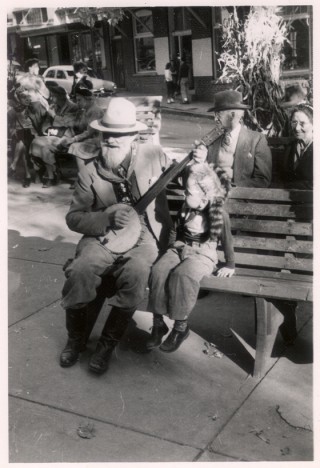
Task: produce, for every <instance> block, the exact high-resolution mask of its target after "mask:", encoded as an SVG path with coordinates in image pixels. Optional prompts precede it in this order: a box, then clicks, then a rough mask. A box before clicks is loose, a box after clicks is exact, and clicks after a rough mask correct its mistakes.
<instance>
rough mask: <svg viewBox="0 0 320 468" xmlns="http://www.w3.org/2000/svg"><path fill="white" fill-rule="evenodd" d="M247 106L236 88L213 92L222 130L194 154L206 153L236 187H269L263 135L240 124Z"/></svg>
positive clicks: (268, 160) (268, 161) (267, 154)
mask: <svg viewBox="0 0 320 468" xmlns="http://www.w3.org/2000/svg"><path fill="white" fill-rule="evenodd" d="M246 109H248V106H247V105H246V104H245V103H244V102H243V101H242V94H241V93H240V92H238V91H234V90H227V91H220V92H218V93H216V94H215V95H214V105H213V107H212V108H210V109H209V110H208V112H211V111H214V112H215V113H216V119H217V121H218V122H220V124H221V126H222V128H223V130H224V132H223V134H222V135H220V136H219V137H218V138H217V139H216V140H214V141H213V143H212V144H211V145H209V147H208V148H206V147H205V146H203V145H200V146H198V148H197V149H196V150H195V155H198V157H200V156H201V157H203V155H204V154H206V153H207V160H208V162H209V163H214V164H217V165H218V166H220V167H221V168H222V169H224V170H225V171H226V172H227V174H228V175H229V177H230V179H231V181H232V183H233V184H234V185H236V186H239V187H269V186H270V183H271V175H272V158H271V150H270V148H269V146H268V143H267V139H266V137H265V136H264V135H263V134H262V133H260V132H256V131H252V130H249V129H248V128H246V127H244V126H243V125H242V120H243V115H244V112H245V110H246Z"/></svg>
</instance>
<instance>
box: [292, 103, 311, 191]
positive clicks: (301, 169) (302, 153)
mask: <svg viewBox="0 0 320 468" xmlns="http://www.w3.org/2000/svg"><path fill="white" fill-rule="evenodd" d="M290 125H291V130H292V135H293V136H294V138H295V140H294V142H293V144H292V145H291V147H290V149H289V151H288V154H287V158H286V161H285V173H286V174H287V182H286V187H287V188H292V189H300V190H312V189H313V107H312V106H311V105H309V104H305V103H304V104H299V105H298V106H296V107H295V108H294V109H293V111H292V113H291V117H290Z"/></svg>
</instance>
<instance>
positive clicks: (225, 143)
mask: <svg viewBox="0 0 320 468" xmlns="http://www.w3.org/2000/svg"><path fill="white" fill-rule="evenodd" d="M221 146H222V147H223V148H224V149H225V150H228V149H230V146H231V133H230V132H228V131H225V132H224V134H223V138H222V142H221Z"/></svg>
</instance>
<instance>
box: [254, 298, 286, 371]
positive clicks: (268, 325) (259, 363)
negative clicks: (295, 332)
mask: <svg viewBox="0 0 320 468" xmlns="http://www.w3.org/2000/svg"><path fill="white" fill-rule="evenodd" d="M255 303H256V336H257V341H256V357H255V363H254V371H253V377H257V378H260V377H262V375H263V374H264V372H265V370H266V366H267V363H268V360H269V358H270V356H271V353H272V349H273V346H274V342H275V340H276V336H277V333H278V329H279V326H280V325H281V324H282V322H283V314H281V312H280V311H279V309H278V308H277V307H276V306H275V305H274V304H273V303H272V302H269V301H267V300H266V299H264V298H260V297H256V298H255Z"/></svg>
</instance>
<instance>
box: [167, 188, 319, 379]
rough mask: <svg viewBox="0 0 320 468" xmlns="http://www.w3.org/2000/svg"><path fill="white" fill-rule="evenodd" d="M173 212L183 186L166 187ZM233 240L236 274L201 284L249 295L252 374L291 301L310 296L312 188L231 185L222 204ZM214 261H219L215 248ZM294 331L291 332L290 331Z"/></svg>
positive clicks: (306, 299)
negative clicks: (253, 346) (253, 342)
mask: <svg viewBox="0 0 320 468" xmlns="http://www.w3.org/2000/svg"><path fill="white" fill-rule="evenodd" d="M167 197H168V201H169V207H170V212H171V215H172V216H173V217H175V216H176V214H177V211H178V210H179V208H180V206H181V204H182V201H183V191H182V190H181V189H180V188H179V187H178V186H177V185H175V184H171V185H170V186H169V187H168V189H167ZM225 209H226V211H227V212H228V213H229V216H230V221H231V229H232V234H233V239H234V251H235V263H236V273H235V275H234V276H233V277H232V278H218V277H216V276H214V274H213V275H211V276H206V277H204V278H203V279H202V281H201V289H204V290H207V291H217V292H224V293H230V294H241V295H246V296H252V297H254V299H255V312H256V330H257V343H256V358H255V366H254V371H253V375H254V376H255V377H260V376H261V375H262V374H263V372H264V371H265V369H266V365H267V362H268V359H269V357H270V355H271V352H272V348H273V345H274V341H275V338H276V334H277V332H278V329H279V327H280V326H281V325H282V324H283V323H284V322H285V321H286V320H288V321H290V323H291V324H292V323H293V321H294V317H287V316H286V313H287V311H288V308H287V305H288V304H289V305H290V304H291V310H293V308H294V304H295V302H299V301H302V302H312V298H313V260H312V254H313V192H312V191H307V190H285V189H259V188H257V189H256V188H243V187H234V188H233V189H232V190H231V192H230V194H229V197H228V201H227V202H226V205H225ZM218 256H219V260H220V261H221V262H223V261H224V258H223V252H222V251H221V247H220V248H219V251H218ZM293 334H294V332H293Z"/></svg>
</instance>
